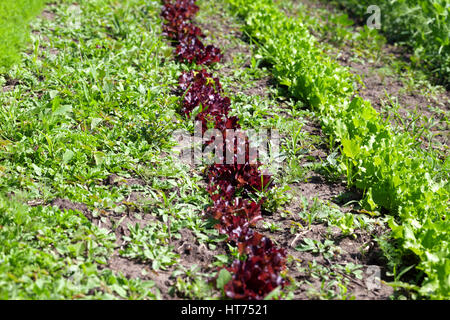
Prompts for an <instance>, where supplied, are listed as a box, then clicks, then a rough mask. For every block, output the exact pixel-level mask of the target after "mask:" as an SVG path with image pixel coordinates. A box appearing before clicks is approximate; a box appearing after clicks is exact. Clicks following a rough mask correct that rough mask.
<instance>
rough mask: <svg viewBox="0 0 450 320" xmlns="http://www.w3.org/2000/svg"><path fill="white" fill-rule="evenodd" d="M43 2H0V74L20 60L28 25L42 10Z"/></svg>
mask: <svg viewBox="0 0 450 320" xmlns="http://www.w3.org/2000/svg"><path fill="white" fill-rule="evenodd" d="M44 3H45V0H2V1H0V39H1V41H0V73H2V72H6V71H7V70H8V69H9V68H10V67H11V66H12V65H13V64H14V63H17V62H18V61H19V59H20V51H21V50H22V49H23V48H24V46H25V44H26V42H27V40H28V37H29V30H28V23H29V21H30V20H31V19H32V18H33V17H35V16H36V15H37V14H38V13H39V11H40V10H41V9H42V7H43V5H44Z"/></svg>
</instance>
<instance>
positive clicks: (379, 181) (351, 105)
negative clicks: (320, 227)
mask: <svg viewBox="0 0 450 320" xmlns="http://www.w3.org/2000/svg"><path fill="white" fill-rule="evenodd" d="M228 1H229V3H230V4H231V8H232V11H233V12H234V13H236V14H238V15H239V16H240V17H241V18H242V19H243V20H244V26H243V29H244V32H245V33H247V34H248V36H249V37H251V38H252V39H253V40H254V41H255V42H256V43H258V46H259V53H258V54H259V55H261V56H262V57H263V58H264V59H265V60H267V62H268V63H269V64H271V65H272V72H273V76H274V77H275V79H276V80H277V81H278V83H279V84H281V85H284V86H287V88H288V92H289V94H290V95H291V96H292V97H294V98H296V99H299V100H301V101H303V102H306V103H307V104H308V105H310V107H311V108H312V109H313V110H315V111H316V112H317V114H318V116H319V118H320V120H321V123H322V128H323V130H324V132H325V133H326V134H327V135H328V136H329V138H330V141H331V143H332V144H333V143H339V145H340V146H341V151H342V152H341V153H342V155H341V158H340V161H339V164H338V167H339V168H340V169H341V170H342V172H344V173H345V174H346V175H347V179H348V183H349V185H350V186H355V187H357V188H359V189H362V190H363V191H364V192H365V203H366V205H367V206H368V207H369V208H370V209H372V210H377V209H380V208H381V207H383V208H385V209H388V210H389V212H390V214H391V215H392V216H391V217H390V218H389V225H390V227H391V229H392V236H393V237H394V238H395V239H397V242H399V243H400V248H401V250H402V255H404V256H405V257H406V256H411V255H413V256H414V255H415V256H416V259H417V260H418V261H420V262H418V263H417V265H416V268H417V270H418V271H419V273H420V271H423V274H424V279H423V281H422V283H421V286H420V287H418V286H415V285H414V284H410V285H408V287H409V289H413V290H416V291H417V292H418V293H419V295H421V296H424V297H429V298H432V299H443V298H449V297H450V223H449V220H448V217H447V212H448V201H449V193H450V192H449V191H450V190H449V184H448V181H447V178H448V171H449V161H448V159H446V160H445V161H444V162H442V161H439V160H437V159H436V158H435V157H433V155H432V154H430V153H427V152H426V151H424V150H422V149H421V148H420V147H418V141H416V139H414V138H413V137H411V135H409V134H408V133H402V132H396V131H394V130H393V129H392V127H391V126H390V125H389V124H388V123H387V122H386V121H384V120H383V119H382V118H381V117H380V116H379V114H378V113H377V111H376V110H375V109H374V108H373V107H372V106H371V104H370V102H368V101H364V100H363V99H361V98H360V97H358V96H356V95H355V94H356V91H355V85H354V77H353V76H352V74H351V73H350V72H349V70H348V69H347V68H345V67H341V66H340V65H339V64H337V63H336V62H335V61H333V60H332V59H330V58H329V57H327V56H326V55H325V54H323V51H322V50H321V44H320V43H319V42H318V41H317V40H316V39H315V38H314V36H312V35H311V34H310V33H309V32H308V28H307V26H306V25H305V24H303V22H302V21H299V20H298V19H297V18H292V17H287V16H286V15H285V14H283V13H282V12H281V11H280V10H278V9H277V7H276V5H275V4H274V3H273V1H271V0H228Z"/></svg>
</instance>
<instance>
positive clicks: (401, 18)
mask: <svg viewBox="0 0 450 320" xmlns="http://www.w3.org/2000/svg"><path fill="white" fill-rule="evenodd" d="M335 1H336V2H337V3H339V4H341V5H342V6H344V7H345V8H346V9H347V10H349V11H350V12H352V13H353V14H355V15H356V16H358V17H360V18H362V19H365V18H368V17H369V16H370V15H371V14H373V12H369V13H368V12H367V9H368V8H369V6H371V5H374V4H376V5H377V6H378V8H379V9H380V13H381V21H380V23H381V30H382V31H383V32H384V33H385V34H386V35H387V37H388V38H389V39H390V40H391V41H395V42H399V43H401V44H406V45H408V46H409V47H411V48H412V50H413V53H414V54H413V55H412V57H411V60H412V61H413V62H416V64H417V65H420V66H425V68H426V69H428V71H430V72H431V73H432V74H433V75H434V76H435V78H436V80H438V82H439V83H441V84H443V85H446V86H449V85H450V37H449V35H450V1H448V0H396V1H392V0H380V1H373V0H335Z"/></svg>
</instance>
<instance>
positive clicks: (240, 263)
mask: <svg viewBox="0 0 450 320" xmlns="http://www.w3.org/2000/svg"><path fill="white" fill-rule="evenodd" d="M163 4H164V6H163V10H162V13H161V15H162V17H163V18H164V19H165V20H166V22H165V23H164V26H163V30H164V34H165V35H166V36H167V37H169V38H170V39H172V40H173V41H174V43H175V44H176V50H175V53H176V56H177V59H178V60H179V61H180V62H188V63H192V62H195V63H196V64H199V65H208V64H211V63H214V62H219V61H220V60H221V59H222V54H221V52H220V50H219V49H218V48H216V47H214V46H212V45H208V46H205V45H204V44H203V42H202V41H201V40H200V38H203V37H204V35H203V33H202V31H201V29H200V28H198V27H197V26H195V25H194V24H193V22H192V18H193V17H194V16H195V14H196V13H197V11H198V10H199V8H198V6H197V5H195V0H176V1H175V2H173V1H169V0H164V1H163ZM179 86H180V90H179V95H180V96H182V102H181V112H182V113H183V114H185V115H186V116H191V115H192V113H193V111H194V110H195V109H196V108H200V109H199V110H197V112H196V115H195V120H197V121H200V122H201V123H202V134H204V133H205V131H206V130H207V128H209V127H211V126H210V125H211V124H213V127H214V128H215V129H218V130H219V132H220V133H221V134H222V137H223V138H224V139H223V140H222V141H223V142H222V145H219V148H222V151H223V153H222V156H221V160H222V163H217V164H214V165H211V166H210V167H209V168H208V174H207V180H208V186H207V191H208V192H209V194H210V196H211V199H212V201H213V205H212V206H211V207H210V208H208V210H207V211H208V212H209V214H210V215H211V216H212V217H213V218H214V219H216V220H217V224H216V228H217V229H218V230H219V232H220V233H222V234H226V235H228V241H229V242H230V243H231V244H234V245H236V246H237V247H238V250H239V253H240V254H241V256H242V257H244V258H245V260H236V261H234V262H233V264H232V265H231V266H230V267H228V268H226V269H227V270H228V271H230V272H231V273H232V279H231V280H230V281H229V283H227V284H226V285H225V287H224V290H225V294H226V296H227V297H229V298H232V299H263V298H264V297H265V296H266V295H267V294H268V293H270V292H271V291H272V290H274V289H275V288H277V287H284V286H285V285H286V284H287V280H285V279H284V278H283V277H281V272H282V271H283V270H284V269H285V265H286V253H285V251H284V250H283V249H278V248H276V247H275V246H274V244H273V242H272V241H271V240H270V239H268V238H267V237H264V236H263V235H262V234H260V233H258V232H256V231H254V229H252V227H253V226H255V224H256V223H257V222H258V221H259V220H261V219H262V215H261V205H262V204H263V202H264V199H261V200H260V201H259V202H254V201H250V200H247V199H244V198H243V197H246V196H249V195H250V194H251V193H253V192H258V191H262V190H265V189H267V188H268V187H270V185H271V183H272V181H271V176H270V175H264V174H262V173H261V171H260V169H259V167H260V163H259V162H258V161H257V158H250V155H249V154H250V152H249V142H248V137H247V136H246V135H245V134H244V133H239V134H237V135H232V136H229V135H227V133H228V132H227V129H239V128H240V126H239V123H238V120H239V119H238V118H237V117H235V116H229V115H228V113H229V111H230V106H231V102H230V99H229V98H228V97H224V96H223V95H222V94H223V90H222V86H221V85H220V82H219V79H218V78H214V77H213V76H212V75H211V74H209V73H208V72H206V70H205V69H202V70H200V71H192V70H191V71H188V72H184V73H182V75H181V76H180V78H179ZM238 139H241V141H245V143H244V144H238V143H237V140H238ZM242 139H243V140H242ZM212 142H215V138H211V139H210V140H208V141H204V145H205V146H207V145H209V144H211V143H212ZM235 142H236V143H235ZM242 148H244V149H245V150H242ZM227 151H228V154H231V155H232V157H233V158H232V159H231V161H229V159H224V155H226V154H227ZM238 154H245V157H244V161H243V163H240V162H241V161H242V158H239V159H238ZM223 160H227V161H226V162H225V161H223ZM238 160H239V161H238ZM237 194H239V195H240V196H239V197H237Z"/></svg>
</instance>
